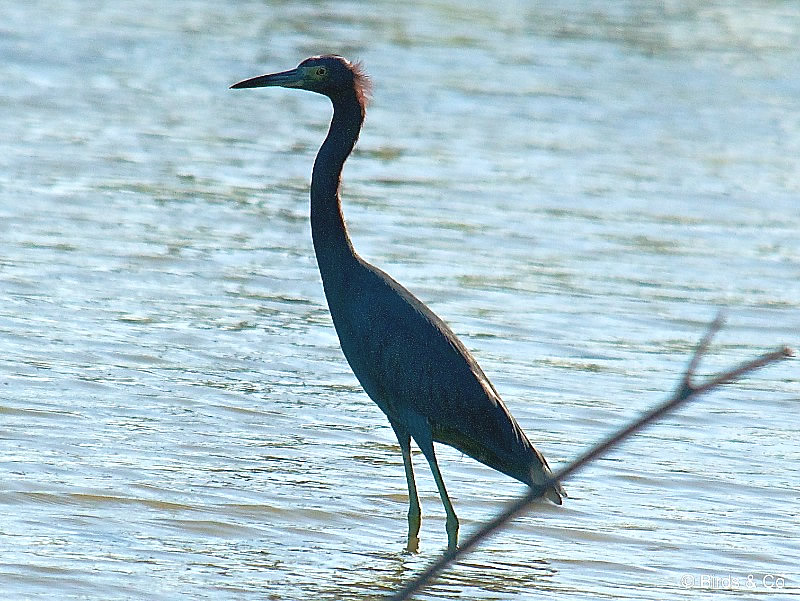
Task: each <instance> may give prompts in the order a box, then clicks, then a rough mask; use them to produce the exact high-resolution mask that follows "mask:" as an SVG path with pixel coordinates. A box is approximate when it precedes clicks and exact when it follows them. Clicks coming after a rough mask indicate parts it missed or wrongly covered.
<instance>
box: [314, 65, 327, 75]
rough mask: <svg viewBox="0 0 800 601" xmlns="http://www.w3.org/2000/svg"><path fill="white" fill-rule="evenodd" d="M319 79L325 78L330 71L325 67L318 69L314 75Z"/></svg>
mask: <svg viewBox="0 0 800 601" xmlns="http://www.w3.org/2000/svg"><path fill="white" fill-rule="evenodd" d="M314 74H315V75H316V76H317V77H323V76H325V75H327V74H328V70H327V69H326V68H325V67H317V70H316V71H315V73H314Z"/></svg>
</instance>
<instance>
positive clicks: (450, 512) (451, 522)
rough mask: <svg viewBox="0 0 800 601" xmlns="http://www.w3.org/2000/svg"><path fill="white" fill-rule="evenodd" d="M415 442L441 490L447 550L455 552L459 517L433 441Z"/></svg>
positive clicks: (437, 486)
mask: <svg viewBox="0 0 800 601" xmlns="http://www.w3.org/2000/svg"><path fill="white" fill-rule="evenodd" d="M415 440H416V441H417V444H418V445H419V448H420V450H421V451H422V454H423V455H425V459H427V460H428V464H429V465H430V466H431V472H432V473H433V479H434V480H435V481H436V488H438V489H439V497H440V498H441V499H442V505H444V512H445V513H446V514H447V522H446V523H445V529H446V530H447V548H448V549H450V550H455V549H456V547H458V516H456V511H455V509H453V504H452V503H451V502H450V497H449V496H448V495H447V489H446V488H445V487H444V480H443V479H442V473H441V472H440V471H439V464H438V463H437V462H436V454H435V453H434V451H433V441H432V440H430V439H428V440H426V441H423V442H422V444H420V441H419V440H417V439H415Z"/></svg>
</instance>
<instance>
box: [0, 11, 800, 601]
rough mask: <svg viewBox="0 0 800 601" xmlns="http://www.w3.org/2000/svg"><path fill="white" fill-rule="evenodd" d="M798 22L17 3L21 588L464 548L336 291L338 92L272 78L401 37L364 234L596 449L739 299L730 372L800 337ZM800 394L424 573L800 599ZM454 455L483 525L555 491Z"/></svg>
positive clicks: (5, 378)
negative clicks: (411, 523) (334, 297)
mask: <svg viewBox="0 0 800 601" xmlns="http://www.w3.org/2000/svg"><path fill="white" fill-rule="evenodd" d="M798 48H800V9H798V8H797V7H796V6H795V4H794V3H791V2H785V3H782V2H766V1H764V2H738V1H734V2H682V1H675V2H657V3H656V2H637V1H633V0H631V1H627V2H615V3H609V2H591V1H587V2H580V3H573V2H553V3H528V2H503V1H501V2H495V3H491V5H488V4H486V3H472V2H463V1H462V2H455V1H452V2H448V1H446V0H442V1H440V2H439V1H433V2H426V3H423V4H422V5H417V6H413V5H409V6H406V5H403V4H396V3H390V2H384V3H371V4H369V5H364V4H360V3H356V2H352V3H347V2H330V3H327V2H320V3H304V2H296V3H294V2H286V3H276V5H275V6H272V5H270V4H268V3H262V2H231V3H223V2H201V1H199V0H198V1H188V0H186V1H176V2H171V3H164V2H150V1H144V2H136V3H134V2H124V1H123V2H105V3H103V2H95V3H83V2H77V1H76V2H46V1H37V0H33V1H30V2H6V3H3V5H2V8H0V84H1V85H0V132H2V133H0V507H1V508H2V514H1V515H0V582H2V586H3V590H4V593H3V598H5V599H36V598H57V599H98V600H99V599H104V600H105V599H154V600H170V601H172V600H179V599H181V600H182V599H187V600H188V599H192V600H194V599H237V600H247V599H254V600H255V599H287V600H293V599H298V600H304V599H364V600H366V599H374V598H376V597H378V596H379V595H380V594H381V593H383V592H385V591H389V590H392V589H393V588H395V587H396V586H397V585H398V584H399V583H401V582H404V581H405V580H406V579H407V578H409V577H410V576H411V575H413V574H414V573H416V571H418V570H419V569H421V568H422V567H424V566H425V565H427V564H428V563H429V562H430V561H431V560H432V559H433V558H434V557H435V556H436V555H437V554H438V553H439V552H440V551H441V550H442V548H443V546H444V545H445V543H446V536H445V532H444V515H443V510H442V508H441V505H440V503H439V501H438V497H437V494H436V488H435V485H434V483H433V480H432V478H431V476H430V474H429V472H428V470H427V467H426V466H425V465H424V460H422V458H421V456H419V455H417V456H416V464H417V473H418V481H419V485H420V492H421V495H422V503H423V516H424V517H423V529H422V533H421V538H422V547H421V552H420V553H419V554H418V555H416V556H409V555H404V554H403V553H402V552H401V551H402V549H403V545H404V542H405V529H406V520H405V513H406V509H407V505H406V489H405V479H404V476H403V469H402V462H401V458H400V453H399V448H398V447H397V444H396V440H395V439H394V436H393V434H392V431H391V429H390V428H389V425H388V422H387V421H386V419H385V417H384V416H383V415H382V414H381V413H380V411H379V410H378V408H377V407H376V406H374V405H373V404H372V402H371V401H370V400H369V399H368V398H367V396H366V395H365V394H364V393H363V392H362V391H361V390H360V388H359V386H358V384H357V382H356V380H355V378H354V377H353V376H352V374H351V373H350V371H349V368H348V366H347V364H346V363H345V361H344V358H343V356H342V354H341V351H340V350H339V347H338V341H337V339H336V336H335V333H334V331H333V328H332V326H331V322H330V318H329V315H328V311H327V307H326V304H325V300H324V298H323V295H322V289H321V286H320V282H319V276H318V272H317V267H316V262H315V259H314V256H313V252H312V248H311V242H310V235H309V225H308V193H307V185H308V180H309V175H310V170H311V164H312V161H313V157H314V154H315V152H316V150H317V148H318V146H319V143H320V142H321V140H322V137H323V136H324V133H325V130H326V127H327V122H328V118H329V115H330V109H329V105H328V103H327V101H326V100H325V99H324V98H322V97H318V96H315V95H312V94H307V93H300V92H294V91H290V90H280V89H275V90H244V91H236V92H233V91H229V90H228V89H227V86H228V85H230V84H231V83H232V82H234V81H237V80H238V79H242V78H245V77H249V76H252V75H256V74H259V73H262V72H266V71H273V70H274V71H277V70H283V69H287V68H290V67H292V66H294V65H295V64H296V63H297V62H299V61H300V60H302V59H303V58H305V57H306V56H309V55H311V54H316V53H319V52H323V51H335V52H339V53H342V54H345V55H347V56H350V57H354V58H360V59H363V61H364V63H365V65H366V67H367V69H368V71H369V72H370V73H371V75H372V78H373V81H374V84H375V93H374V100H373V102H372V104H371V106H370V111H369V115H368V118H367V122H366V127H365V130H364V133H363V135H362V138H361V141H360V143H359V146H358V148H357V150H356V153H355V155H354V157H353V159H352V161H351V162H350V163H348V165H347V169H346V172H345V190H344V197H345V214H346V216H347V219H348V223H349V224H350V228H351V232H352V235H353V239H354V242H355V245H356V247H357V248H358V249H359V251H360V252H361V254H362V255H364V256H365V257H367V258H368V259H370V260H371V261H374V262H375V263H377V264H378V265H380V266H382V267H383V268H385V269H386V270H387V271H389V272H390V273H392V274H393V275H394V276H395V277H396V278H397V279H398V280H400V281H401V282H403V283H404V284H405V285H407V286H408V287H409V288H410V289H411V290H412V291H414V292H415V293H416V294H417V295H418V296H420V297H421V298H422V299H423V300H424V301H426V302H427V303H429V304H430V306H431V307H432V308H433V309H434V310H435V311H436V312H437V313H439V314H440V315H441V316H442V317H444V318H445V319H446V320H447V321H448V322H449V323H450V324H451V326H452V327H453V329H454V330H455V331H456V332H457V333H458V334H459V335H460V336H461V337H462V339H463V341H464V342H465V344H466V345H467V346H468V347H469V348H470V349H472V350H473V351H474V352H475V354H476V356H477V358H478V359H479V361H480V362H481V364H482V366H483V368H484V370H485V371H486V372H487V373H488V374H489V376H490V377H491V378H492V380H493V381H494V383H495V385H496V386H497V388H498V389H499V390H500V392H501V394H502V395H503V396H504V398H505V399H506V401H507V403H508V405H509V407H510V408H511V411H512V412H513V413H514V414H515V416H516V417H517V419H518V420H519V421H520V423H521V424H522V425H523V427H524V428H525V430H526V431H527V432H528V433H529V435H530V437H531V439H532V440H533V441H534V442H535V443H536V445H537V446H538V447H539V448H540V449H541V450H542V451H543V453H544V454H545V455H546V456H547V457H548V458H549V459H550V461H551V463H552V464H556V465H558V464H562V463H563V462H565V461H567V460H569V459H570V458H572V457H574V456H575V455H576V454H578V453H579V452H580V451H581V450H582V449H584V448H585V447H586V446H587V445H589V444H591V443H592V442H593V441H595V440H596V439H598V437H600V436H602V435H603V434H604V433H607V432H609V431H610V430H611V429H613V428H614V427H615V426H617V425H619V424H620V423H622V422H623V421H624V420H625V419H627V418H630V417H631V416H633V415H635V414H637V413H638V412H640V411H642V410H644V409H645V408H646V407H648V406H650V405H652V404H653V403H655V402H657V401H659V400H660V399H662V398H664V397H665V396H666V395H667V394H668V393H669V391H670V390H671V389H672V388H673V387H674V386H675V384H676V382H677V379H678V377H679V375H680V372H681V370H682V369H683V367H684V364H685V360H686V358H687V356H688V354H689V353H690V352H691V350H692V347H693V345H694V343H695V342H696V340H697V339H698V338H699V336H700V335H701V334H702V332H703V330H704V328H705V326H706V324H707V323H708V322H709V321H710V319H711V318H712V317H713V315H714V314H715V313H716V311H717V310H718V309H719V308H726V309H727V311H728V315H729V323H728V325H727V327H726V328H725V330H724V331H723V332H722V333H721V334H720V336H719V337H718V339H717V341H716V343H715V344H714V346H713V349H712V353H711V355H710V356H709V357H708V358H707V359H706V361H705V364H704V366H703V369H704V370H705V371H704V373H710V372H713V371H716V370H720V369H723V368H725V367H727V366H730V365H732V364H734V363H736V362H738V361H741V360H744V359H746V358H749V357H751V356H753V355H755V354H758V353H760V352H763V351H765V350H767V349H770V348H772V347H774V346H776V345H778V344H790V345H792V346H798V342H800V336H798V333H799V332H800V312H799V311H798V310H799V309H800V243H799V242H798V239H799V236H798V231H799V230H800V205H799V204H798V203H799V202H800V168H798V158H797V157H798V156H800V117H798V115H800V112H798V110H797V107H798V98H800V75H798V73H800V71H798V68H797V65H798V64H800V50H798ZM798 401H800V376H798V368H797V360H794V361H788V362H784V363H782V364H781V365H778V366H774V367H772V368H769V369H767V370H764V371H762V372H759V373H758V374H756V375H754V376H752V377H749V378H747V379H746V380H743V381H741V382H739V383H736V384H734V385H730V386H727V387H725V388H724V389H721V390H718V391H716V392H715V393H714V394H713V395H709V396H708V397H706V398H704V399H703V400H702V402H699V403H697V404H696V405H693V406H691V407H689V408H687V409H686V410H684V411H682V412H681V413H680V414H678V415H675V416H673V417H670V418H669V419H667V420H665V422H664V423H662V424H660V425H659V426H658V427H656V428H653V429H651V430H649V431H647V432H646V433H643V434H642V435H640V436H638V437H637V438H636V439H635V440H633V441H631V442H629V443H628V444H626V445H625V446H624V447H623V448H622V449H620V450H618V451H617V452H615V453H614V454H613V455H612V456H611V457H609V458H607V459H604V460H601V461H599V462H597V463H596V464H594V465H593V466H592V467H590V468H589V469H587V470H586V471H585V472H583V473H581V474H580V476H579V477H576V478H574V479H573V480H571V481H570V482H568V483H567V488H568V491H569V493H570V498H569V500H568V502H567V503H566V504H565V505H564V506H563V507H558V508H557V507H552V506H548V507H543V508H541V509H540V510H539V511H536V512H534V513H532V514H530V515H529V516H527V517H525V518H523V519H521V520H519V521H518V522H516V523H515V524H514V527H513V528H512V529H509V530H507V531H505V532H503V533H502V534H500V535H498V536H496V537H495V538H493V539H491V540H490V541H488V542H487V543H485V544H484V545H483V546H482V547H481V548H480V549H479V550H478V551H477V552H475V553H473V554H472V555H470V556H469V558H468V559H467V560H466V561H465V562H464V563H463V564H461V565H459V566H458V567H456V568H454V569H452V570H450V571H449V572H448V573H447V574H446V575H445V576H444V577H443V578H442V579H441V580H440V581H439V582H438V583H437V584H436V585H435V586H434V587H432V588H431V589H429V590H428V591H427V592H426V593H425V594H424V595H422V598H428V599H450V598H469V599H481V600H483V599H518V598H544V597H548V598H549V597H552V596H558V597H559V598H563V599H584V598H586V599H588V598H592V599H603V598H606V599H607V598H612V599H623V598H624V599H664V598H678V597H682V598H692V599H701V598H709V599H710V598H718V597H719V596H720V595H721V594H727V593H730V594H731V596H735V597H737V598H738V597H739V596H740V595H742V596H749V595H750V594H752V593H767V592H769V590H768V588H767V587H769V586H772V587H777V588H780V589H781V590H780V591H777V590H776V589H773V591H772V592H773V593H775V592H779V593H781V594H782V595H785V596H788V595H790V594H800V569H798V567H797V557H799V556H800V543H798V540H799V539H798V534H799V533H798V514H799V513H800V500H798V496H797V490H798V488H800V476H798V470H797V466H798V462H800V451H798V448H800V445H798V431H800V417H798V413H800V412H798V407H800V404H798ZM439 458H440V464H441V466H442V470H443V472H444V475H445V479H446V481H447V484H448V487H449V490H450V493H451V496H452V498H453V500H454V503H455V505H456V509H457V511H458V513H459V516H460V518H461V523H462V534H466V533H469V532H470V531H472V530H474V529H475V528H476V527H477V525H478V524H479V523H480V522H481V521H483V520H485V519H487V518H488V517H489V516H491V515H493V514H495V513H496V512H497V511H498V510H499V509H500V507H501V506H502V504H503V502H504V501H505V500H507V499H510V498H512V497H513V496H515V495H516V494H518V493H520V492H521V491H522V488H523V487H522V485H520V484H518V483H516V482H514V481H511V480H510V479H508V478H506V477H505V476H502V475H501V474H498V473H495V472H493V471H491V470H489V469H487V468H484V467H483V466H481V465H479V464H477V463H475V462H474V461H472V460H471V459H469V458H466V457H462V456H461V455H460V454H459V453H457V452H455V451H453V450H452V449H449V448H446V447H442V448H440V449H439ZM726 579H727V580H726ZM771 598H778V595H773V596H772V597H771Z"/></svg>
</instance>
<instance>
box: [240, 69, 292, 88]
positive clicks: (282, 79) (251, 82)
mask: <svg viewBox="0 0 800 601" xmlns="http://www.w3.org/2000/svg"><path fill="white" fill-rule="evenodd" d="M303 81H304V74H303V72H302V71H301V70H300V69H292V70H290V71H282V72H281V73H270V74H269V75H259V76H258V77H251V78H250V79H245V80H242V81H240V82H237V83H235V84H233V85H232V86H231V89H238V88H266V87H268V86H280V87H282V88H299V87H301V86H302V85H303Z"/></svg>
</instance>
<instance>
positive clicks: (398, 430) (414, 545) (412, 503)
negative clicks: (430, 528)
mask: <svg viewBox="0 0 800 601" xmlns="http://www.w3.org/2000/svg"><path fill="white" fill-rule="evenodd" d="M392 428H394V433H395V434H396V435H397V442H399V443H400V452H401V454H402V455H403V467H404V468H405V470H406V484H408V545H406V552H407V553H417V552H418V551H419V528H420V524H421V522H422V510H421V509H420V506H419V495H418V494H417V483H416V481H415V480H414V466H413V465H412V463H411V436H410V435H409V433H408V431H407V430H405V429H404V428H402V427H401V426H399V425H396V424H392Z"/></svg>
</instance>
